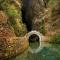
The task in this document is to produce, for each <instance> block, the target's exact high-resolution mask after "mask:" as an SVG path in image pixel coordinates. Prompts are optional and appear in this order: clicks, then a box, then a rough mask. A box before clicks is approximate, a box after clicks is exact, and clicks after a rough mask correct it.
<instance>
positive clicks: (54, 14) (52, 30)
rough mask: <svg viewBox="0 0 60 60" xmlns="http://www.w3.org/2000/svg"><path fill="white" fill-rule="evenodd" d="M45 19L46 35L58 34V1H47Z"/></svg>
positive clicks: (59, 13) (59, 26) (59, 10)
mask: <svg viewBox="0 0 60 60" xmlns="http://www.w3.org/2000/svg"><path fill="white" fill-rule="evenodd" d="M47 10H48V11H47V14H46V19H45V27H46V31H47V34H48V35H54V34H57V33H60V18H59V17H60V1H59V0H54V1H52V0H49V2H48V6H47Z"/></svg>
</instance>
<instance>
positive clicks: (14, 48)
mask: <svg viewBox="0 0 60 60" xmlns="http://www.w3.org/2000/svg"><path fill="white" fill-rule="evenodd" d="M28 45H29V44H28V40H27V38H26V36H24V37H16V35H15V33H14V31H13V30H12V29H11V26H10V25H9V24H8V23H7V16H6V15H5V13H4V12H3V11H0V60H5V59H6V60H7V59H9V58H11V57H14V56H16V55H18V54H21V53H23V52H24V51H25V50H26V49H27V48H28Z"/></svg>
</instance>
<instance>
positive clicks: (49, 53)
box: [11, 43, 60, 60]
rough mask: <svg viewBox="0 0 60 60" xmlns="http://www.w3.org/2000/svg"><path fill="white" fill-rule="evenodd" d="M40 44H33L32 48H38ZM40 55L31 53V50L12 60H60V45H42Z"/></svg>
mask: <svg viewBox="0 0 60 60" xmlns="http://www.w3.org/2000/svg"><path fill="white" fill-rule="evenodd" d="M37 46H38V43H31V47H32V48H36V47H37ZM41 46H42V47H41V48H42V49H41V50H40V51H39V52H38V53H31V52H30V51H29V48H28V49H27V50H26V51H25V52H24V53H23V54H21V55H19V56H16V57H15V58H12V59H11V60H60V45H58V44H49V43H42V44H41Z"/></svg>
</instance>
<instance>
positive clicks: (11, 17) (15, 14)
mask: <svg viewBox="0 0 60 60" xmlns="http://www.w3.org/2000/svg"><path fill="white" fill-rule="evenodd" d="M0 3H1V4H0V6H1V8H2V10H3V11H4V12H5V13H6V14H7V16H8V23H9V25H11V26H12V27H13V29H14V32H15V34H16V35H17V36H23V35H24V34H26V32H27V29H26V26H25V24H23V22H22V17H21V8H18V7H17V6H16V4H15V3H14V2H11V1H9V0H4V1H2V0H1V1H0Z"/></svg>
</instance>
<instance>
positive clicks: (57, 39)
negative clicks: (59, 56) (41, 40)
mask: <svg viewBox="0 0 60 60" xmlns="http://www.w3.org/2000/svg"><path fill="white" fill-rule="evenodd" d="M50 40H51V41H52V42H53V43H60V34H55V35H53V36H52V37H51V39H50Z"/></svg>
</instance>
